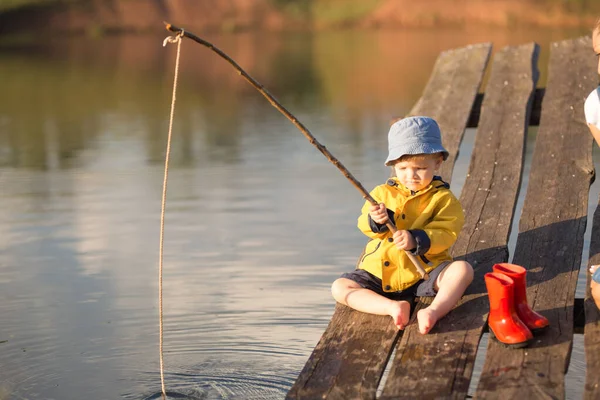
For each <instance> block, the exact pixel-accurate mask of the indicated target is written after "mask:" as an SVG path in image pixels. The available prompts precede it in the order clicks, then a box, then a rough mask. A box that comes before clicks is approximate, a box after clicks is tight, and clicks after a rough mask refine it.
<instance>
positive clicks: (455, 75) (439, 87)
mask: <svg viewBox="0 0 600 400" xmlns="http://www.w3.org/2000/svg"><path fill="white" fill-rule="evenodd" d="M491 50H492V45H491V43H483V44H477V45H471V46H467V47H464V48H460V49H454V50H448V51H445V52H442V53H441V54H440V55H439V57H438V58H437V60H436V62H435V65H434V67H433V72H432V74H431V76H430V77H429V81H428V82H427V85H426V86H425V90H424V91H423V96H421V98H420V99H419V100H418V101H417V103H416V104H415V106H414V107H413V109H412V110H411V111H410V113H409V115H426V116H428V117H431V118H433V119H435V120H436V121H437V122H438V124H439V125H440V129H441V131H442V142H443V144H444V147H445V148H446V150H448V152H449V153H450V155H449V156H448V159H447V160H446V161H445V162H444V163H443V164H442V168H441V169H440V175H441V176H442V177H444V180H445V181H447V182H450V179H452V171H453V170H454V162H455V161H456V157H457V156H458V147H459V146H460V142H461V141H462V137H463V135H464V133H465V127H466V126H467V122H468V121H469V116H470V115H471V110H472V109H473V104H474V102H475V96H476V95H477V92H478V90H479V86H480V85H481V80H482V78H483V72H485V67H486V65H487V62H488V60H489V57H490V52H491Z"/></svg>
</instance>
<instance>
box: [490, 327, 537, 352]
mask: <svg viewBox="0 0 600 400" xmlns="http://www.w3.org/2000/svg"><path fill="white" fill-rule="evenodd" d="M541 329H545V328H541ZM490 337H491V338H492V339H494V340H495V341H496V342H498V343H500V344H501V345H502V346H504V347H507V348H509V349H522V348H523V347H527V346H528V345H529V343H531V340H526V341H525V342H521V343H504V342H502V341H500V340H499V339H498V338H497V337H496V334H495V333H494V331H493V330H491V329H490Z"/></svg>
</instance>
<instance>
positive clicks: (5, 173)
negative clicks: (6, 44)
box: [0, 30, 597, 400]
mask: <svg viewBox="0 0 600 400" xmlns="http://www.w3.org/2000/svg"><path fill="white" fill-rule="evenodd" d="M580 33H581V32H556V31H555V32H544V31H540V30H536V31H535V32H526V31H524V32H519V31H511V32H502V31H497V30H495V31H493V32H476V31H473V32H472V31H450V32H447V33H444V34H442V35H440V33H439V32H436V33H435V34H433V33H430V32H425V31H406V32H377V33H366V32H335V33H329V34H320V35H289V36H286V35H283V36H278V37H277V38H273V37H272V36H269V38H268V40H267V38H265V37H261V36H260V35H248V34H245V35H244V34H242V35H237V36H228V37H215V38H211V37H209V38H208V39H209V40H212V41H214V42H215V43H216V44H217V45H220V46H221V47H222V48H223V49H224V50H225V51H227V52H228V53H229V54H230V55H231V56H232V57H233V58H235V59H236V60H237V61H238V62H239V63H240V65H242V66H243V67H244V68H246V69H248V71H249V72H250V73H251V74H252V75H253V76H255V78H257V79H258V80H259V81H261V82H262V83H264V84H265V86H266V87H267V88H268V89H269V90H270V91H271V92H272V93H273V94H274V95H275V96H276V97H277V98H278V99H279V100H280V101H281V102H282V104H284V105H285V106H286V107H287V108H288V109H289V110H290V111H292V112H293V113H294V114H295V115H296V116H297V117H298V118H299V119H300V120H301V121H302V122H303V123H304V124H305V125H306V126H307V127H308V128H309V129H310V130H311V132H313V134H315V136H316V137H317V138H318V139H319V141H320V142H322V143H323V144H325V145H326V146H327V147H328V148H329V150H330V151H331V152H332V153H333V154H334V155H336V156H337V157H338V158H339V159H340V160H341V161H342V162H343V163H344V164H345V165H346V166H347V167H348V169H349V170H350V171H352V173H353V174H354V175H355V176H356V177H357V179H358V180H360V181H361V182H362V183H363V185H364V186H365V187H367V188H371V187H373V186H375V185H376V184H378V183H380V182H381V181H382V179H384V178H385V177H386V176H387V171H386V169H385V167H384V166H383V165H382V160H383V155H384V154H385V149H386V142H385V139H386V135H385V133H386V132H387V126H388V121H389V120H390V119H391V118H392V117H394V116H397V115H403V114H405V113H406V112H407V111H408V110H409V108H410V107H411V106H412V104H414V102H415V101H416V100H417V98H418V96H419V95H420V93H421V91H422V90H423V87H424V85H425V83H426V80H427V77H428V75H429V72H430V71H431V67H432V65H433V62H434V61H435V58H436V56H437V54H438V52H439V51H440V50H444V49H447V48H452V47H457V46H462V45H466V44H468V43H475V42H483V41H494V43H495V44H496V49H498V48H500V47H502V46H504V45H506V44H509V43H510V44H519V43H524V42H526V41H530V40H536V41H538V43H540V44H541V45H542V54H541V58H542V60H541V63H542V64H541V65H543V63H544V62H545V60H547V51H548V48H547V43H548V41H550V40H559V39H562V38H566V37H574V36H576V35H579V34H580ZM161 43H162V37H157V38H152V37H139V36H134V37H123V38H107V39H103V40H99V41H87V40H85V39H80V40H73V41H66V42H65V41H60V42H55V43H48V44H44V45H43V46H40V47H36V48H33V49H31V48H28V49H14V48H3V49H1V48H0V57H2V61H3V62H2V63H0V74H2V76H10V77H11V79H10V82H8V81H6V80H5V81H3V82H2V86H1V87H2V90H3V96H2V98H1V99H0V183H1V187H2V191H0V234H1V236H2V241H1V242H0V293H2V294H1V297H0V300H1V301H0V313H1V315H2V328H0V350H1V351H0V365H2V369H0V399H2V400H4V399H12V398H15V399H19V398H28V399H69V398H73V399H75V398H77V399H79V398H82V397H85V398H89V399H109V398H119V397H121V398H127V399H144V398H146V399H155V398H159V397H160V376H159V365H158V299H157V296H158V294H157V265H158V245H159V218H160V198H161V191H162V180H163V164H162V163H163V160H164V148H165V144H166V142H165V141H166V133H167V118H168V111H169V104H170V93H171V89H172V88H171V86H170V85H171V82H172V68H173V66H172V62H173V58H172V56H173V49H163V48H162V47H161ZM407 54H410V55H411V57H410V59H411V62H406V55H407ZM541 72H542V79H544V74H545V70H544V69H543V68H542V71H541ZM408 77H410V79H408ZM472 142H473V131H469V132H467V134H466V136H465V143H464V144H463V147H462V148H461V156H460V158H459V160H458V161H457V165H456V168H457V171H456V172H455V175H456V177H455V179H453V189H454V190H455V192H456V193H457V194H458V192H459V191H460V187H461V186H462V181H461V179H460V175H461V174H463V175H464V174H465V173H466V168H467V163H468V157H469V155H470V146H472ZM532 144H533V142H531V141H530V142H528V157H530V154H531V149H532ZM524 183H525V184H526V183H527V179H526V177H524ZM594 187H595V186H594ZM594 190H596V192H593V194H592V197H591V198H592V199H595V198H596V197H595V196H596V195H597V194H596V193H597V189H594ZM521 194H522V195H523V194H524V190H523V191H522V193H521ZM592 203H595V201H594V200H592ZM361 205H362V199H361V196H360V194H359V193H357V191H356V190H355V189H354V188H353V187H352V186H351V185H350V184H349V183H348V182H346V181H345V178H343V177H342V176H341V175H340V174H339V172H338V171H337V170H336V169H335V168H334V167H333V166H332V165H330V164H329V163H328V161H326V160H325V159H324V158H323V157H322V155H321V154H320V153H318V151H316V149H314V148H313V147H312V146H310V145H309V144H308V143H307V141H306V139H305V138H304V137H303V136H301V134H300V132H299V131H298V130H297V129H296V128H295V127H293V126H292V125H291V124H290V123H289V121H287V120H286V119H285V118H284V117H283V116H281V115H280V114H279V113H278V112H277V111H275V110H274V109H273V108H272V107H271V106H270V105H269V104H268V103H267V102H266V101H265V100H264V99H263V98H262V97H260V95H258V94H257V93H255V92H254V89H252V88H250V87H249V86H248V85H247V84H246V83H245V82H243V81H242V80H241V79H240V78H239V76H237V75H236V74H235V73H234V72H233V71H232V70H230V67H229V66H227V65H225V64H224V63H223V62H222V61H221V60H217V59H216V57H215V56H214V55H212V54H210V53H209V52H208V51H203V50H202V48H200V47H199V46H196V47H195V46H194V45H193V44H191V42H186V43H185V44H184V47H183V53H182V72H181V76H180V86H179V88H178V99H177V108H176V112H175V125H174V140H173V154H172V160H171V169H170V175H169V192H168V202H167V216H166V221H165V258H164V260H165V263H164V278H163V279H164V281H163V283H164V293H163V296H164V326H165V341H164V359H165V383H166V388H167V391H168V392H169V393H170V397H173V398H199V399H233V398H242V399H278V398H283V397H284V395H285V393H286V392H287V390H288V389H289V387H290V386H291V385H292V384H293V382H294V380H295V378H296V376H297V375H298V373H299V372H300V370H301V368H302V367H303V365H304V363H305V362H306V360H307V359H308V356H309V355H310V353H311V351H312V349H313V347H314V346H315V344H316V343H317V341H318V339H319V337H320V336H321V334H322V332H323V331H324V329H325V327H326V326H327V323H328V321H329V318H330V316H331V314H332V312H333V306H334V304H333V300H332V299H331V297H330V294H329V285H330V283H331V282H332V281H333V280H334V279H335V278H337V277H338V276H339V275H340V274H341V273H342V272H344V271H347V270H348V269H351V268H353V266H354V264H355V261H356V257H357V256H358V254H359V253H360V250H361V247H362V246H363V245H364V242H365V239H364V238H363V237H362V236H361V234H360V233H359V232H358V230H357V229H356V227H355V222H356V217H357V213H358V210H359V208H360V206H361ZM513 226H516V224H514V225H513ZM512 238H513V239H512V240H513V242H514V235H513V237H512ZM586 243H587V244H586V249H587V246H589V238H588V240H587V242H586ZM513 244H514V243H513ZM586 251H587V250H586ZM585 260H587V254H585V255H584V262H585ZM583 290H584V286H583V284H582V283H580V285H579V286H578V296H580V297H581V296H582V295H583ZM479 368H480V367H479ZM584 370H585V363H584V360H583V352H582V344H581V337H576V341H575V348H574V350H573V357H572V363H571V367H570V370H569V377H568V382H567V384H568V385H567V390H568V391H569V393H575V394H576V393H579V392H578V389H577V386H580V384H581V382H582V380H583V371H584ZM478 371H479V369H478V368H477V366H476V370H475V376H477V374H478ZM157 396H158V397H157Z"/></svg>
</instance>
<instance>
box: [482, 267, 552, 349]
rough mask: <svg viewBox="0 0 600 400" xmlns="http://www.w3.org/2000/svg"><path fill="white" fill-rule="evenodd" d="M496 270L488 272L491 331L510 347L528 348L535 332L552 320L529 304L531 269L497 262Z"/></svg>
mask: <svg viewBox="0 0 600 400" xmlns="http://www.w3.org/2000/svg"><path fill="white" fill-rule="evenodd" d="M492 271H493V272H490V273H487V274H485V286H486V287H487V291H488V296H489V299H490V314H489V317H488V326H489V327H490V333H492V335H493V336H495V337H496V339H498V341H500V342H501V343H503V344H505V345H507V346H509V347H516V348H519V347H525V346H527V345H528V344H529V342H530V341H531V340H532V339H533V333H538V332H540V331H543V330H544V329H546V328H547V327H548V325H549V323H548V319H547V318H546V317H544V316H542V315H540V314H538V313H536V312H535V311H533V310H532V309H531V308H529V305H528V304H527V290H526V289H527V284H526V281H525V275H526V274H527V270H526V269H525V268H523V267H521V266H519V265H515V264H508V263H501V264H495V265H494V267H493V268H492Z"/></svg>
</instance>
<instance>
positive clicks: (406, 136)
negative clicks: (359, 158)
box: [385, 117, 448, 165]
mask: <svg viewBox="0 0 600 400" xmlns="http://www.w3.org/2000/svg"><path fill="white" fill-rule="evenodd" d="M388 150H389V154H388V157H387V160H385V165H390V162H391V161H394V160H397V159H399V158H400V157H402V156H403V155H405V154H435V153H442V154H443V157H444V160H446V159H447V158H448V151H447V150H446V149H445V148H444V146H442V134H441V133H440V127H439V126H438V124H437V122H435V120H434V119H433V118H429V117H408V118H403V119H401V120H399V121H397V122H395V123H394V124H393V125H392V126H391V127H390V132H389V133H388Z"/></svg>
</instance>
